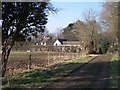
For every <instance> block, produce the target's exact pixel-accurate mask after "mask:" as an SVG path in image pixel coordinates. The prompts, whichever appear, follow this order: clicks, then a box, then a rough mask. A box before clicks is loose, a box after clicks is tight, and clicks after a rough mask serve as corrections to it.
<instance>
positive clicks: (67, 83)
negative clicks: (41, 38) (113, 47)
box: [2, 60, 120, 90]
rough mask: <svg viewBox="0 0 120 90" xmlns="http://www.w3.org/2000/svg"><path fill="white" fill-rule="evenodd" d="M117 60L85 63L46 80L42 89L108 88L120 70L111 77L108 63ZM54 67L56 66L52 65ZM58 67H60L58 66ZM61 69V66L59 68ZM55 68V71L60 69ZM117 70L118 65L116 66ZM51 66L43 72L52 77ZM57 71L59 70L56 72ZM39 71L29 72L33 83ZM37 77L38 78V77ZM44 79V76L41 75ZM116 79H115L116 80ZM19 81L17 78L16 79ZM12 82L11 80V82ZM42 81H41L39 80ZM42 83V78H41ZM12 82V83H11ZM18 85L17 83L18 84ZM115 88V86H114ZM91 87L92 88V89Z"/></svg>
mask: <svg viewBox="0 0 120 90" xmlns="http://www.w3.org/2000/svg"><path fill="white" fill-rule="evenodd" d="M118 62H120V60H119V61H117V60H115V61H112V62H107V61H104V62H101V61H100V62H95V63H89V65H87V66H86V67H84V66H83V67H81V68H80V69H79V68H78V69H75V71H73V72H72V73H70V74H69V75H63V77H62V78H61V79H58V80H49V81H48V82H52V83H51V84H48V85H46V87H45V88H42V90H56V89H57V90H58V89H62V90H67V89H70V90H77V89H78V90H80V89H81V88H86V89H87V88H93V89H94V88H110V87H111V86H110V82H111V81H112V79H114V77H118V78H117V79H120V72H118V74H115V75H116V76H114V77H111V76H110V75H111V74H110V73H111V67H110V63H113V64H116V65H118ZM78 64H79V65H83V64H85V63H70V64H64V65H62V67H65V68H67V67H71V65H78ZM57 67H59V65H57ZM54 68H56V67H54ZM65 68H64V69H65ZM59 69H60V68H59ZM60 70H61V71H62V68H61V69H60ZM60 70H57V69H56V72H58V71H60ZM118 70H119V67H118ZM53 71H54V70H53V68H52V69H51V70H49V72H48V71H47V70H44V71H43V72H44V73H46V74H48V75H49V76H51V77H52V75H53V74H54V72H55V71H54V72H53ZM58 73H59V72H58ZM40 75H41V74H40V72H37V73H33V74H31V75H30V76H29V77H31V78H32V79H34V80H36V81H35V83H39V82H40V80H39V79H40ZM49 76H48V78H47V79H49V78H50V77H49ZM38 78H39V79H38ZM43 79H44V77H43ZM24 80H25V79H23V81H21V82H20V83H19V84H23V83H24ZM116 81H117V80H116ZM17 82H19V80H18V81H17ZM11 83H13V82H11ZM31 83H34V82H33V81H32V80H31V81H30V82H27V81H26V83H24V84H25V85H27V84H31ZM41 83H42V82H41ZM43 83H44V80H43ZM13 84H14V83H13ZM18 86H19V85H18ZM38 87H39V86H34V85H33V86H32V87H31V88H23V87H21V88H19V87H14V88H13V87H10V88H3V89H2V90H40V88H38ZM116 88H117V87H116ZM93 89H92V90H93Z"/></svg>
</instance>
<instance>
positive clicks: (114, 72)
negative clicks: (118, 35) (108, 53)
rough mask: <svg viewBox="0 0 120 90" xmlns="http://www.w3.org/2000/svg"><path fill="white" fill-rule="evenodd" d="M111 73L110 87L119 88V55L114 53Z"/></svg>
mask: <svg viewBox="0 0 120 90" xmlns="http://www.w3.org/2000/svg"><path fill="white" fill-rule="evenodd" d="M110 65H111V74H110V87H111V88H118V78H119V75H120V74H119V72H118V70H119V67H118V55H114V56H113V57H112V59H111V63H110Z"/></svg>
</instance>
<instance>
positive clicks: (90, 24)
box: [75, 9, 98, 51]
mask: <svg viewBox="0 0 120 90" xmlns="http://www.w3.org/2000/svg"><path fill="white" fill-rule="evenodd" d="M83 17H84V23H83V22H77V23H76V25H75V28H76V29H77V30H78V33H79V34H78V35H79V39H80V42H82V43H81V44H82V46H83V51H85V50H86V48H87V49H88V50H87V51H93V50H94V51H96V50H97V45H98V38H97V37H98V24H97V14H96V12H95V11H94V10H92V9H90V10H86V11H84V12H83Z"/></svg>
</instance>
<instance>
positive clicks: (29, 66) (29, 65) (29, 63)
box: [28, 53, 32, 70]
mask: <svg viewBox="0 0 120 90" xmlns="http://www.w3.org/2000/svg"><path fill="white" fill-rule="evenodd" d="M31 64H32V63H31V53H30V55H29V61H28V70H30V69H31Z"/></svg>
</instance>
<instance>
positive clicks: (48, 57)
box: [47, 51, 50, 65]
mask: <svg viewBox="0 0 120 90" xmlns="http://www.w3.org/2000/svg"><path fill="white" fill-rule="evenodd" d="M49 60H50V53H49V51H48V62H47V65H49V64H50V62H49Z"/></svg>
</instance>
